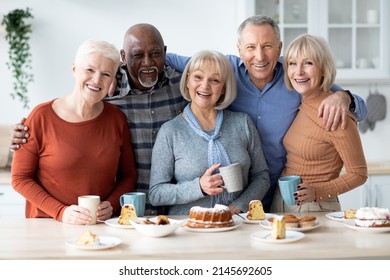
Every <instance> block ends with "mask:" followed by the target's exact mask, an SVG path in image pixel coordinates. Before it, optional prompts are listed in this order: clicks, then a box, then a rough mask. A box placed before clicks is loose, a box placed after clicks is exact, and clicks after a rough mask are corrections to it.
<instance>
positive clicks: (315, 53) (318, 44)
mask: <svg viewBox="0 0 390 280" xmlns="http://www.w3.org/2000/svg"><path fill="white" fill-rule="evenodd" d="M298 55H303V56H305V57H310V58H311V59H313V60H314V62H315V63H316V64H318V66H319V67H320V68H321V69H322V71H323V78H322V82H321V85H320V89H321V90H323V91H325V92H327V91H329V90H330V88H331V87H332V85H333V83H334V80H335V78H336V66H335V62H334V58H333V55H332V51H331V50H330V48H329V45H328V43H327V42H326V41H325V39H324V38H322V37H320V36H314V35H309V34H303V35H301V36H299V37H297V38H296V39H295V40H294V41H292V42H291V43H290V45H289V46H288V47H287V50H286V54H285V56H284V61H283V68H284V72H285V75H284V82H285V83H286V86H287V88H288V89H290V90H294V88H293V86H292V84H291V82H290V79H289V77H288V75H287V69H288V61H289V60H291V59H294V58H296V57H297V56H298Z"/></svg>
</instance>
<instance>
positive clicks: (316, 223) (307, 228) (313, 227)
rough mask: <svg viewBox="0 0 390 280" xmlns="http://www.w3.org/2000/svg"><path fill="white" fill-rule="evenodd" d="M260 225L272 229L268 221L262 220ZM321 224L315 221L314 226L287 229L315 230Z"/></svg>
mask: <svg viewBox="0 0 390 280" xmlns="http://www.w3.org/2000/svg"><path fill="white" fill-rule="evenodd" d="M260 225H261V226H262V227H263V228H266V229H272V227H271V226H270V224H269V222H268V221H261V222H260ZM320 225H321V224H320V223H319V222H315V223H314V226H312V227H303V228H288V229H287V230H291V231H300V232H305V231H309V230H313V229H315V228H318V227H319V226H320Z"/></svg>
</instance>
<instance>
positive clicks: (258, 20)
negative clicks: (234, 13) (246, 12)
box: [237, 15, 280, 44]
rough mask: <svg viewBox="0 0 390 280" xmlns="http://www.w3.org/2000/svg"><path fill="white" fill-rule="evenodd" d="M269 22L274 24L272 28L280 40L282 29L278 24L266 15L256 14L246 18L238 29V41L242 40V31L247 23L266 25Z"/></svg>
mask: <svg viewBox="0 0 390 280" xmlns="http://www.w3.org/2000/svg"><path fill="white" fill-rule="evenodd" d="M265 24H269V25H270V26H272V28H273V29H274V31H275V35H276V39H277V40H278V41H280V29H279V26H278V24H277V23H276V22H275V21H274V20H273V19H272V18H270V17H267V16H264V15H255V16H251V17H248V18H247V19H246V20H244V21H243V22H242V23H241V24H240V26H239V27H238V30H237V38H238V39H237V42H238V44H240V41H241V32H242V30H243V29H244V28H245V27H246V26H247V25H265Z"/></svg>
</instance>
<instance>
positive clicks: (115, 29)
mask: <svg viewBox="0 0 390 280" xmlns="http://www.w3.org/2000/svg"><path fill="white" fill-rule="evenodd" d="M239 1H240V0H213V1H209V0H196V1H191V0H126V1H123V0H122V1H121V0H110V1H102V0H1V2H0V17H1V18H2V16H3V15H4V14H7V13H8V12H9V11H11V10H13V9H17V8H18V9H25V8H26V7H30V8H31V9H32V13H33V15H34V19H33V20H32V28H33V33H32V37H31V39H30V45H31V51H32V60H33V65H32V66H33V70H34V78H35V81H34V83H33V84H31V85H30V86H29V96H30V100H31V103H30V104H31V106H30V109H31V108H32V107H34V106H35V105H36V104H38V103H41V102H43V101H46V100H49V99H52V98H54V97H57V96H62V95H65V94H67V93H69V91H70V90H71V89H72V86H73V78H72V75H71V65H72V62H73V58H74V54H75V52H76V49H77V47H78V46H79V44H80V43H81V42H82V41H84V40H85V39H89V38H94V39H104V40H107V41H110V42H112V43H114V44H115V45H116V46H117V47H118V48H119V49H120V48H121V47H122V41H123V36H124V34H125V32H126V30H127V29H128V28H129V27H130V26H132V25H133V24H136V23H140V22H147V23H151V24H153V25H155V26H156V27H157V28H158V29H159V30H160V32H161V33H162V35H163V38H164V40H165V44H166V45H167V47H168V51H172V52H177V53H180V54H185V55H192V54H193V53H195V52H197V51H199V50H201V49H205V48H210V49H215V50H219V51H221V52H223V53H236V47H235V45H236V44H235V42H236V29H237V27H238V25H239V23H240V22H242V20H243V19H244V18H245V15H242V16H241V18H240V16H239V15H240V11H239V8H237V2H239ZM222 10H223V12H222ZM0 50H1V52H0V94H1V95H0V100H1V102H0V123H10V124H13V123H17V122H19V120H20V119H21V118H22V117H23V116H26V115H27V114H28V112H29V111H30V110H26V109H23V106H22V103H20V102H16V101H14V100H13V99H12V98H11V97H10V94H9V92H10V91H11V88H12V78H11V74H10V72H9V71H8V69H7V66H6V64H5V63H6V61H8V56H7V50H8V44H7V42H6V41H5V34H4V32H3V33H2V34H0Z"/></svg>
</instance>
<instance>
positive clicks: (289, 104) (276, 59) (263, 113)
mask: <svg viewBox="0 0 390 280" xmlns="http://www.w3.org/2000/svg"><path fill="white" fill-rule="evenodd" d="M237 47H238V52H239V54H240V57H237V56H235V55H228V56H227V57H228V58H229V61H230V63H231V65H232V67H233V69H234V74H235V76H236V80H237V98H236V99H235V101H234V102H233V103H232V105H231V106H230V107H229V109H230V110H232V111H238V112H245V113H247V114H248V115H249V116H250V117H251V118H252V120H253V122H254V123H255V125H256V128H257V131H258V133H259V136H260V139H261V143H262V147H263V152H264V155H265V158H266V161H267V164H268V167H269V171H270V180H271V188H270V190H269V191H268V193H267V194H266V195H265V197H264V198H263V205H264V209H265V210H266V211H267V212H268V211H269V209H270V206H271V203H272V199H273V194H274V191H275V188H276V185H277V181H278V178H279V177H280V174H281V172H282V170H283V168H284V165H285V163H286V150H285V149H284V146H283V137H284V135H285V133H286V132H287V130H288V128H289V127H290V125H291V123H292V121H293V120H294V118H295V115H296V113H297V111H298V107H299V105H300V103H301V96H300V95H299V94H298V93H297V92H295V91H290V90H288V89H287V87H286V85H285V84H284V80H283V78H284V70H283V65H282V61H283V58H282V57H280V55H281V50H282V42H281V40H280V31H279V27H278V25H277V24H276V23H275V22H274V21H273V20H272V19H271V18H269V17H266V16H253V17H250V18H248V19H246V20H245V21H244V22H243V23H242V24H241V25H240V26H239V28H238V42H237ZM188 60H189V57H183V56H178V55H176V54H167V63H168V64H169V65H170V66H172V67H173V68H174V69H176V70H178V71H183V69H184V67H185V65H186V63H187V62H188ZM332 91H334V92H335V94H333V96H331V97H330V98H328V99H326V101H325V102H324V103H323V104H321V106H320V108H319V110H318V112H319V115H322V116H323V118H324V129H327V130H330V129H332V130H335V129H336V128H337V127H338V126H339V125H340V121H341V129H343V128H344V126H345V125H346V122H345V119H346V117H347V113H348V110H349V109H350V110H351V111H352V112H353V113H354V115H355V116H356V118H357V120H358V121H362V120H363V119H364V118H365V116H366V114H367V108H366V104H365V102H364V100H363V99H361V98H360V97H359V96H356V95H355V96H352V95H351V94H350V93H349V92H348V93H347V92H345V91H342V90H341V88H340V87H338V86H336V85H334V86H333V87H332Z"/></svg>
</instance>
